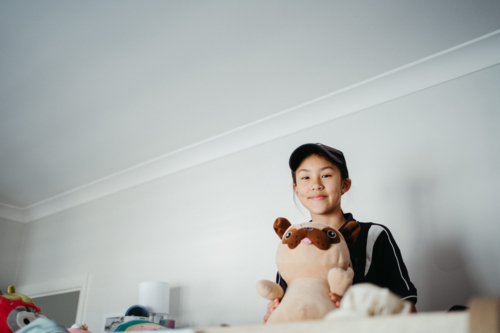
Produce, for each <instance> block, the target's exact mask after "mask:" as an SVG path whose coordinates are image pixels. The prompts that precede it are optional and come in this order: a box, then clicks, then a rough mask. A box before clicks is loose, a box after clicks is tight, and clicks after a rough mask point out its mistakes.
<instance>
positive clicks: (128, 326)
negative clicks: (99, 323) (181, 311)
mask: <svg viewBox="0 0 500 333" xmlns="http://www.w3.org/2000/svg"><path fill="white" fill-rule="evenodd" d="M163 330H167V328H166V327H165V326H162V325H160V324H156V323H152V322H150V321H146V320H131V321H128V322H126V323H123V324H121V325H119V326H117V327H116V328H115V329H114V330H112V331H111V332H136V331H163Z"/></svg>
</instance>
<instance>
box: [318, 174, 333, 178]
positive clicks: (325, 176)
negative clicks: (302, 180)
mask: <svg viewBox="0 0 500 333" xmlns="http://www.w3.org/2000/svg"><path fill="white" fill-rule="evenodd" d="M331 176H332V175H323V176H321V177H323V178H327V177H331Z"/></svg>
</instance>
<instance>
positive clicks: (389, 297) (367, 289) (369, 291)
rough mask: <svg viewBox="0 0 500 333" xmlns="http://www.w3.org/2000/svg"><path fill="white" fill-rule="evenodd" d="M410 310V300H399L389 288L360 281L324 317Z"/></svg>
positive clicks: (365, 315)
mask: <svg viewBox="0 0 500 333" xmlns="http://www.w3.org/2000/svg"><path fill="white" fill-rule="evenodd" d="M410 311H411V302H409V301H404V300H401V299H400V298H399V297H398V296H396V295H395V294H393V293H392V292H391V291H390V290H389V289H387V288H380V287H377V286H375V285H373V284H371V283H360V284H357V285H354V286H352V287H351V288H349V289H348V290H347V292H346V293H345V295H344V297H343V298H342V301H341V302H340V307H339V308H338V309H336V310H333V311H331V312H329V313H328V314H327V315H326V316H325V318H324V319H325V320H337V319H340V318H353V317H358V318H359V317H371V316H380V315H391V314H408V313H410Z"/></svg>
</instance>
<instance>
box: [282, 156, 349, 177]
mask: <svg viewBox="0 0 500 333" xmlns="http://www.w3.org/2000/svg"><path fill="white" fill-rule="evenodd" d="M312 155H316V156H319V157H322V158H324V159H325V160H327V161H329V162H332V163H333V164H335V166H336V167H337V168H338V169H339V170H340V178H341V179H342V180H344V179H347V178H348V176H347V172H346V171H345V170H344V168H343V167H342V166H340V165H339V164H338V163H336V162H335V161H332V159H331V158H330V157H329V156H328V155H326V154H324V153H321V152H314V153H311V154H309V155H306V156H304V158H303V159H302V161H304V160H305V159H306V158H308V157H309V156H312ZM296 172H297V171H292V179H293V183H294V184H297V177H296V175H295V173H296Z"/></svg>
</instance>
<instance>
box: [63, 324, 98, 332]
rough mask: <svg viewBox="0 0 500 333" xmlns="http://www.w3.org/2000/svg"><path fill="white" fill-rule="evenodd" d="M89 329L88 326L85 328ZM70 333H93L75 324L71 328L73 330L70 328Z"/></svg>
mask: <svg viewBox="0 0 500 333" xmlns="http://www.w3.org/2000/svg"><path fill="white" fill-rule="evenodd" d="M85 327H87V326H85ZM68 332H69V333H92V332H90V331H87V330H86V329H84V328H82V325H78V324H75V325H73V326H71V328H68Z"/></svg>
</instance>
